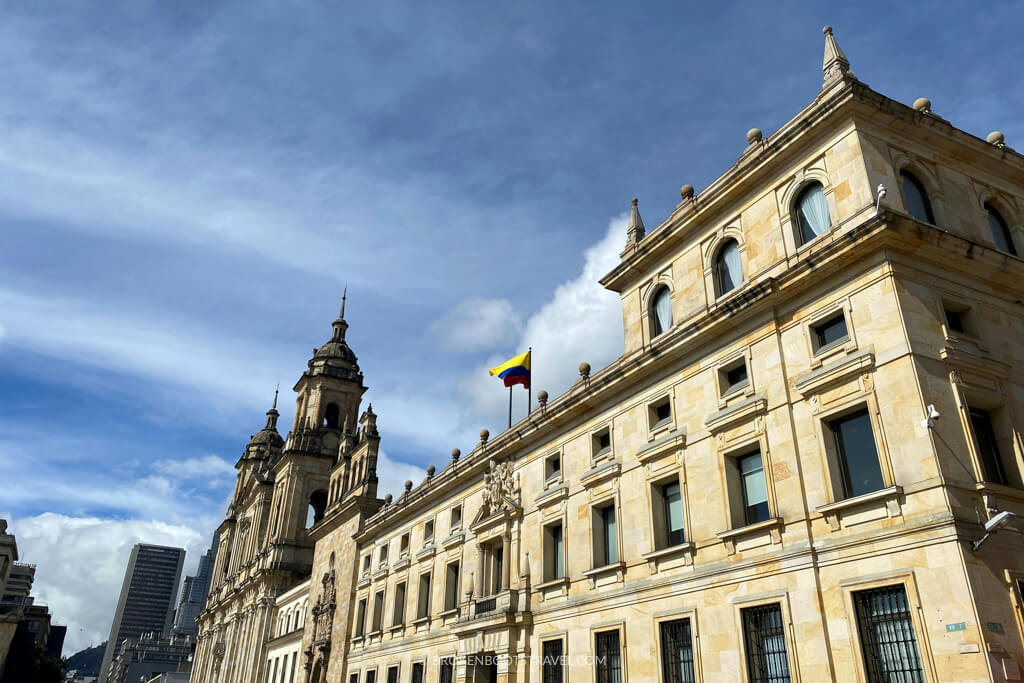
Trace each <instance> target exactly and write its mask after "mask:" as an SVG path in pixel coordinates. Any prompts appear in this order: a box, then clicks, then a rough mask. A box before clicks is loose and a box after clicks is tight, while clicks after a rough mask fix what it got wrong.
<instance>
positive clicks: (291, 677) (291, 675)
mask: <svg viewBox="0 0 1024 683" xmlns="http://www.w3.org/2000/svg"><path fill="white" fill-rule="evenodd" d="M298 656H299V653H298V652H293V653H292V666H291V673H289V674H288V683H295V660H296V658H297V657H298Z"/></svg>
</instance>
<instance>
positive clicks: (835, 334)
mask: <svg viewBox="0 0 1024 683" xmlns="http://www.w3.org/2000/svg"><path fill="white" fill-rule="evenodd" d="M849 338H850V334H849V331H848V330H847V329H846V315H845V314H844V313H843V312H842V311H840V312H839V313H837V314H836V315H833V316H831V317H829V318H827V319H825V320H823V321H821V322H820V323H815V324H814V325H811V342H812V343H813V345H814V352H815V353H819V352H821V351H824V350H826V349H830V348H833V347H834V346H836V345H838V344H840V343H842V342H844V341H846V340H847V339H849Z"/></svg>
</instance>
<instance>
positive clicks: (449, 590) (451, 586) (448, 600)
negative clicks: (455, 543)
mask: <svg viewBox="0 0 1024 683" xmlns="http://www.w3.org/2000/svg"><path fill="white" fill-rule="evenodd" d="M458 606H459V563H458V562H452V563H451V564H449V565H448V569H447V571H446V572H445V578H444V609H445V611H447V610H450V609H455V608H456V607H458Z"/></svg>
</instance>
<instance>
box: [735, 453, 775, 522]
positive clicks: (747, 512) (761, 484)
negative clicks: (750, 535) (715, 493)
mask: <svg viewBox="0 0 1024 683" xmlns="http://www.w3.org/2000/svg"><path fill="white" fill-rule="evenodd" d="M736 467H737V468H738V469H739V475H740V491H741V493H742V495H743V523H744V524H757V523H758V522H763V521H765V520H766V519H768V518H769V516H770V514H771V513H770V512H769V510H768V486H767V484H766V483H765V479H764V464H763V462H762V460H761V451H760V450H757V451H754V452H753V453H749V454H747V455H744V456H741V457H739V458H737V459H736Z"/></svg>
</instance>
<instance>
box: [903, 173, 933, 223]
mask: <svg viewBox="0 0 1024 683" xmlns="http://www.w3.org/2000/svg"><path fill="white" fill-rule="evenodd" d="M900 183H901V185H902V186H903V198H904V199H905V200H906V202H907V213H909V214H910V215H911V216H913V217H914V218H916V219H917V220H919V221H921V222H922V223H934V222H935V217H934V216H933V215H932V205H931V203H930V202H929V201H928V194H927V193H926V192H925V191H924V186H922V185H921V183H920V182H918V180H917V178H915V177H914V176H912V175H911V174H909V173H907V172H906V171H902V172H901V173H900Z"/></svg>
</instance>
